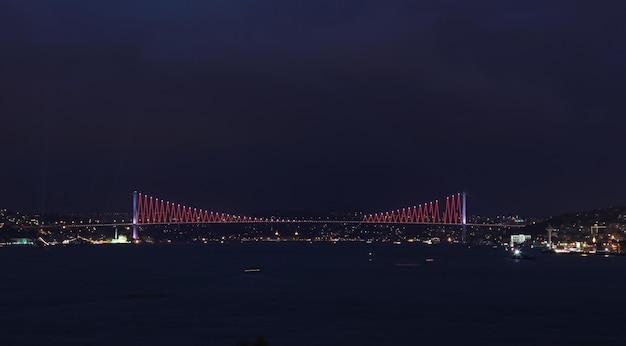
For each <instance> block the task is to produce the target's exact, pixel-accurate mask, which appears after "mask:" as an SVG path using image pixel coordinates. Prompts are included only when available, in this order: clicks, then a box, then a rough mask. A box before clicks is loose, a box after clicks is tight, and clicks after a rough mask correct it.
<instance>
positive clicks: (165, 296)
mask: <svg viewBox="0 0 626 346" xmlns="http://www.w3.org/2000/svg"><path fill="white" fill-rule="evenodd" d="M426 259H433V261H432V262H427V261H426ZM252 267H257V268H260V269H261V272H259V273H257V274H246V273H244V269H247V268H252ZM0 275H1V278H0V344H1V345H233V346H235V345H243V344H244V343H245V342H252V341H254V340H256V339H257V338H258V337H262V339H263V340H265V341H266V344H267V345H270V346H273V345H274V346H286V345H361V346H364V345H377V346H379V345H445V344H458V343H463V344H469V345H503V344H504V345H529V344H534V345H548V344H549V345H555V344H557V345H563V344H568V343H569V344H576V345H578V344H603V345H624V344H626V333H625V332H624V324H625V323H626V318H625V315H624V313H625V312H626V300H625V299H626V298H625V293H626V257H603V256H587V257H580V256H577V255H554V254H552V255H551V254H539V255H538V258H537V259H536V260H513V259H510V258H509V257H508V254H507V252H505V251H504V250H503V249H493V248H491V247H482V246H467V245H443V244H441V245H431V246H429V245H425V244H408V243H407V244H402V245H395V244H390V243H374V244H366V243H343V242H340V243H337V244H333V243H294V242H280V243H271V242H263V243H233V244H218V243H214V244H206V245H195V244H188V245H187V244H180V245H171V244H170V245H100V246H76V247H71V246H70V247H61V246H59V247H53V248H49V249H37V248H30V247H16V246H15V247H3V248H0Z"/></svg>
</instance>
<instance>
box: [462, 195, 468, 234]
mask: <svg viewBox="0 0 626 346" xmlns="http://www.w3.org/2000/svg"><path fill="white" fill-rule="evenodd" d="M466 197H467V196H466V193H465V191H463V192H462V193H461V225H462V226H461V227H462V228H463V230H462V232H463V233H461V241H462V242H463V243H465V242H466V241H467V203H466Z"/></svg>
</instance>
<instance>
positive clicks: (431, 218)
mask: <svg viewBox="0 0 626 346" xmlns="http://www.w3.org/2000/svg"><path fill="white" fill-rule="evenodd" d="M466 216H467V208H466V194H465V192H463V193H458V194H456V195H452V196H449V197H446V201H445V205H444V204H443V203H441V204H440V203H439V201H434V202H428V203H423V204H420V205H416V206H411V207H405V208H402V209H397V210H393V211H386V212H382V213H377V214H369V215H365V216H363V218H362V219H361V220H352V221H350V220H305V219H302V220H296V219H283V218H259V217H250V216H243V215H233V214H227V213H221V212H214V211H207V210H202V209H198V208H193V207H188V206H185V205H181V204H177V203H172V202H169V201H165V200H163V199H159V198H155V197H152V196H148V195H145V194H142V193H139V192H137V191H135V192H134V193H133V222H132V226H133V239H138V226H140V225H158V224H207V223H214V224H218V223H330V222H336V223H360V224H385V223H392V224H441V225H459V226H461V227H462V228H463V233H462V240H463V241H465V239H466V232H467V230H466V226H467V217H466ZM477 226H498V225H477Z"/></svg>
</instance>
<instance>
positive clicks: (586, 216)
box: [524, 207, 626, 234]
mask: <svg viewBox="0 0 626 346" xmlns="http://www.w3.org/2000/svg"><path fill="white" fill-rule="evenodd" d="M614 223H619V224H626V207H610V208H603V209H593V210H587V211H581V212H575V213H567V214H562V215H558V216H554V217H551V218H548V219H546V220H544V221H542V222H539V223H537V224H535V225H528V226H526V228H525V231H524V232H526V233H530V234H543V233H545V231H546V228H547V227H548V226H552V227H554V228H577V227H581V226H582V227H585V228H587V227H590V226H593V225H594V224H598V225H609V224H614Z"/></svg>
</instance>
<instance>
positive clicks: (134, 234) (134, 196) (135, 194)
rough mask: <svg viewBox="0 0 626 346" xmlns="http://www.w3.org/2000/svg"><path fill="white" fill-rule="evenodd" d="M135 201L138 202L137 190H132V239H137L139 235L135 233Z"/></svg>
mask: <svg viewBox="0 0 626 346" xmlns="http://www.w3.org/2000/svg"><path fill="white" fill-rule="evenodd" d="M137 202H138V195H137V191H134V192H133V240H137V239H139V235H138V234H137V221H138V215H137Z"/></svg>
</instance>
